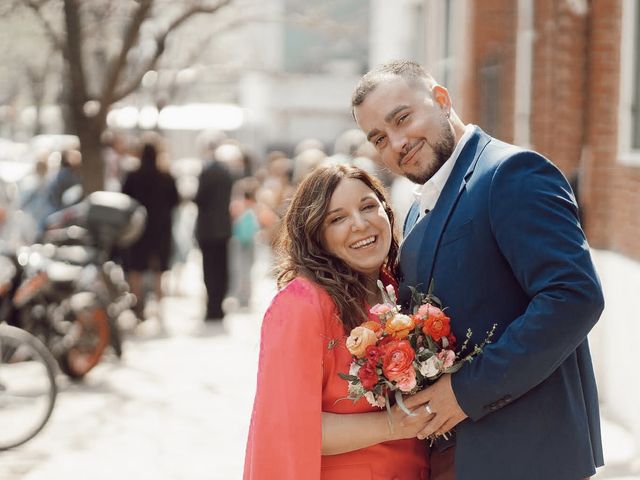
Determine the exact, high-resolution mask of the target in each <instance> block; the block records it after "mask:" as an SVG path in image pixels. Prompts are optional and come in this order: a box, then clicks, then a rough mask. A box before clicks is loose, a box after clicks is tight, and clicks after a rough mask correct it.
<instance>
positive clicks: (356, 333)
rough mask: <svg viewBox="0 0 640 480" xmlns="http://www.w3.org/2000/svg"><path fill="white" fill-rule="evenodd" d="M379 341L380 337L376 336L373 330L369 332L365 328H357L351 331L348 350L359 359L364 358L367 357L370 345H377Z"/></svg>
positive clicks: (347, 343)
mask: <svg viewBox="0 0 640 480" xmlns="http://www.w3.org/2000/svg"><path fill="white" fill-rule="evenodd" d="M377 341H378V337H377V336H376V334H375V332H374V331H373V330H369V329H368V328H365V327H363V326H360V327H356V328H354V329H353V330H351V334H350V335H349V338H347V342H346V345H347V350H349V352H350V353H351V355H354V356H356V357H358V358H362V357H364V355H365V352H366V350H367V347H368V346H369V345H375V344H376V342H377Z"/></svg>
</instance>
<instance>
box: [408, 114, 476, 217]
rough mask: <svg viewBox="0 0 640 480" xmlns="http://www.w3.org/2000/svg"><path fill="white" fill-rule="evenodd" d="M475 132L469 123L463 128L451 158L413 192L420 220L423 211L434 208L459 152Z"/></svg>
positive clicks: (473, 126) (423, 213)
mask: <svg viewBox="0 0 640 480" xmlns="http://www.w3.org/2000/svg"><path fill="white" fill-rule="evenodd" d="M474 130H475V125H473V124H471V123H469V124H468V125H466V126H465V127H464V133H463V135H462V137H460V141H459V142H458V144H457V145H456V148H455V149H454V150H453V153H452V154H451V156H450V157H449V158H448V159H447V161H446V162H444V164H443V165H442V167H440V170H438V171H437V172H436V173H435V174H434V175H433V177H431V178H430V179H429V180H427V182H426V183H425V184H424V185H418V186H416V188H415V190H414V191H413V195H414V197H415V200H416V201H417V202H418V203H419V204H420V218H422V217H423V216H424V215H425V210H433V207H435V205H436V202H437V201H438V198H439V197H440V194H441V193H442V190H443V189H444V186H445V185H446V183H447V180H449V176H450V175H451V172H452V170H453V167H454V166H455V164H456V161H457V160H458V157H459V156H460V152H461V151H462V149H463V148H464V146H465V145H466V144H467V142H468V141H469V138H471V135H473V132H474Z"/></svg>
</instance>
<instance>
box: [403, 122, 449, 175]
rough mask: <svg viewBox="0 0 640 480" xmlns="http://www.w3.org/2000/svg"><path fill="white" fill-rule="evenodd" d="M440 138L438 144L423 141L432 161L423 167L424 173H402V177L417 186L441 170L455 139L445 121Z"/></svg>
mask: <svg viewBox="0 0 640 480" xmlns="http://www.w3.org/2000/svg"><path fill="white" fill-rule="evenodd" d="M443 127H444V128H443V129H442V138H441V139H440V141H439V142H436V143H434V144H432V143H431V142H429V140H428V139H425V141H426V143H427V145H429V147H431V150H433V161H432V162H431V163H430V164H428V165H426V166H425V169H424V171H422V172H420V173H417V174H414V173H409V172H404V176H405V177H407V178H408V179H409V180H411V181H412V182H413V183H417V184H419V185H423V184H425V183H426V182H427V181H428V180H429V179H430V178H431V177H433V176H434V175H435V174H436V172H437V171H438V170H440V169H441V168H442V166H443V165H444V164H445V162H446V161H447V160H449V157H451V154H452V153H453V150H454V149H455V147H456V138H455V136H454V135H453V130H452V128H451V125H450V124H449V122H447V121H446V120H445V121H444V123H443Z"/></svg>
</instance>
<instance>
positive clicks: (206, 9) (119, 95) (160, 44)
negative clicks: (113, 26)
mask: <svg viewBox="0 0 640 480" xmlns="http://www.w3.org/2000/svg"><path fill="white" fill-rule="evenodd" d="M231 2H232V0H219V1H218V3H216V4H215V5H209V6H207V5H202V4H196V5H192V6H191V7H189V8H187V9H186V10H185V11H184V12H182V14H181V15H179V16H178V17H177V18H175V19H174V20H173V22H171V23H170V24H169V26H168V27H167V29H166V30H165V31H164V32H163V33H162V34H161V35H159V36H158V37H157V38H156V48H155V52H154V53H153V54H152V55H151V56H150V57H149V59H148V60H147V63H146V64H145V65H143V67H142V68H141V69H140V71H139V72H138V75H136V76H135V77H134V78H133V79H132V80H131V81H130V82H129V83H128V84H127V85H125V86H123V87H122V88H121V89H119V90H118V91H117V92H114V94H113V96H112V98H111V99H112V102H117V101H118V100H121V99H123V98H124V97H126V96H127V95H129V94H131V93H133V92H134V91H135V90H136V89H137V88H138V85H140V82H141V81H142V77H144V75H145V73H147V72H148V71H150V70H153V69H154V68H155V66H156V64H157V63H158V59H159V58H160V57H161V56H162V54H163V53H164V49H165V46H166V41H167V37H168V36H169V34H170V33H171V32H173V31H174V30H176V29H177V28H178V27H180V25H182V24H183V23H184V22H186V21H187V20H188V19H190V18H191V17H193V16H194V15H197V14H201V13H215V12H216V11H218V10H220V9H221V8H223V7H225V6H227V5H228V4H230V3H231Z"/></svg>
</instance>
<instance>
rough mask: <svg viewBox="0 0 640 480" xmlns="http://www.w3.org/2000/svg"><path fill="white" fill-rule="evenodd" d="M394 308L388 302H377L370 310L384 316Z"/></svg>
mask: <svg viewBox="0 0 640 480" xmlns="http://www.w3.org/2000/svg"><path fill="white" fill-rule="evenodd" d="M392 309H393V306H391V305H389V304H388V303H377V304H375V305H374V306H373V307H371V308H370V309H369V311H370V312H371V313H372V314H374V315H378V316H383V315H386V314H388V313H389V312H390V311H391V310H392Z"/></svg>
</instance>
